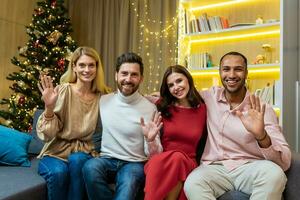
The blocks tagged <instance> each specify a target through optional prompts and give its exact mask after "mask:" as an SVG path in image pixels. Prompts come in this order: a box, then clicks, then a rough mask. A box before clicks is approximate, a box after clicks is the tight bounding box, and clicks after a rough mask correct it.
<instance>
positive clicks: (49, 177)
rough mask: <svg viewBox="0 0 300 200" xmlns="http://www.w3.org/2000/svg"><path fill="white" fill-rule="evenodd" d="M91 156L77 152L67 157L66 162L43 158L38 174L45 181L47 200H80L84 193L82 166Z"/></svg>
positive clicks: (48, 157)
mask: <svg viewBox="0 0 300 200" xmlns="http://www.w3.org/2000/svg"><path fill="white" fill-rule="evenodd" d="M90 158H92V156H91V155H89V154H86V153H83V152H77V153H72V154H70V155H69V157H68V162H65V161H63V160H60V159H58V158H54V157H50V156H44V157H43V158H42V159H41V160H40V162H39V167H38V173H39V174H40V175H41V176H42V177H43V178H44V179H45V180H46V183H47V194H48V200H60V199H62V200H65V199H72V200H81V199H84V197H85V195H86V192H85V186H84V182H83V178H82V166H83V164H84V163H85V162H86V161H87V160H88V159H90Z"/></svg>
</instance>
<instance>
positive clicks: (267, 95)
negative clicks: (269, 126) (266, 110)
mask: <svg viewBox="0 0 300 200" xmlns="http://www.w3.org/2000/svg"><path fill="white" fill-rule="evenodd" d="M254 94H255V95H256V96H258V97H259V98H260V100H261V101H262V102H264V103H267V104H271V105H273V104H274V86H272V85H270V83H268V84H267V86H266V87H264V88H261V89H257V90H256V91H255V93H254Z"/></svg>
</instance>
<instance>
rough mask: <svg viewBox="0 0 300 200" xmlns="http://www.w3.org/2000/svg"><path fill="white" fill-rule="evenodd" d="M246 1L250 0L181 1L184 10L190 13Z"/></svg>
mask: <svg viewBox="0 0 300 200" xmlns="http://www.w3.org/2000/svg"><path fill="white" fill-rule="evenodd" d="M247 1H250V0H201V1H199V0H182V5H183V7H184V8H188V9H189V10H191V11H198V10H204V9H209V8H216V7H223V6H228V5H232V4H237V3H242V2H247ZM252 1H253V0H252Z"/></svg>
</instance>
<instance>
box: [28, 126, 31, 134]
mask: <svg viewBox="0 0 300 200" xmlns="http://www.w3.org/2000/svg"><path fill="white" fill-rule="evenodd" d="M31 131H32V126H31V125H30V126H29V127H28V132H29V133H30V132H31Z"/></svg>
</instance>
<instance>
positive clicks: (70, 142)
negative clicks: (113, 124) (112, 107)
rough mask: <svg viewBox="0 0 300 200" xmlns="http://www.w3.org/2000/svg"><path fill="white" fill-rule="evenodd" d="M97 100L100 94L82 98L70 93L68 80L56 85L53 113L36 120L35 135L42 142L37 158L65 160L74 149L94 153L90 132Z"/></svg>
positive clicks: (93, 124)
mask: <svg viewBox="0 0 300 200" xmlns="http://www.w3.org/2000/svg"><path fill="white" fill-rule="evenodd" d="M99 99H100V94H98V95H97V96H96V97H95V98H94V99H92V100H90V101H86V100H83V99H81V98H80V97H79V96H78V95H76V94H75V93H74V92H72V89H71V85H70V84H69V83H65V84H62V85H60V86H59V95H58V99H57V102H56V105H55V109H54V116H53V117H52V118H46V117H45V116H44V113H43V114H41V116H40V117H39V119H38V122H37V127H36V128H37V135H38V136H39V138H40V139H41V140H43V141H44V142H46V143H45V145H44V147H43V149H42V151H41V153H40V155H39V156H38V157H39V158H41V157H43V156H45V155H48V156H52V157H56V158H59V159H62V160H64V161H67V158H68V156H69V155H70V154H71V153H74V152H85V153H88V154H91V155H93V156H96V154H97V153H96V151H95V150H94V144H93V142H92V135H93V134H94V131H95V129H96V125H97V121H98V117H99Z"/></svg>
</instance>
